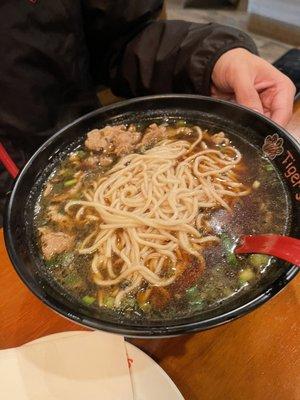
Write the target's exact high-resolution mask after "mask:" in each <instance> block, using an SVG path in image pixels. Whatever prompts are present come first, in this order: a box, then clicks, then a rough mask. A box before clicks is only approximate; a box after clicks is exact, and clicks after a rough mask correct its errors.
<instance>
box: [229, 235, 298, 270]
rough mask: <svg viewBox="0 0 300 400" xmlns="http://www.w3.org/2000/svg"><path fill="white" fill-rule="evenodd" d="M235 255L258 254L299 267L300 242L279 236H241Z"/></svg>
mask: <svg viewBox="0 0 300 400" xmlns="http://www.w3.org/2000/svg"><path fill="white" fill-rule="evenodd" d="M234 252H235V253H236V254H244V253H259V254H267V255H269V256H274V257H278V258H281V259H282V260H285V261H288V262H290V263H292V264H294V265H297V266H298V267H300V240H299V239H295V238H291V237H288V236H281V235H253V236H243V237H242V240H241V244H240V245H239V246H237V247H236V248H235V250H234Z"/></svg>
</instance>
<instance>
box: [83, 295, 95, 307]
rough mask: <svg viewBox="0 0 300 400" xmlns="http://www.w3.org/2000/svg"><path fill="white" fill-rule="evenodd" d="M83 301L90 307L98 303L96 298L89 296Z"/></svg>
mask: <svg viewBox="0 0 300 400" xmlns="http://www.w3.org/2000/svg"><path fill="white" fill-rule="evenodd" d="M81 300H82V302H83V303H84V304H85V305H86V306H90V305H91V304H93V303H94V302H95V301H96V299H95V297H93V296H88V295H86V296H84V297H83V298H82V299H81Z"/></svg>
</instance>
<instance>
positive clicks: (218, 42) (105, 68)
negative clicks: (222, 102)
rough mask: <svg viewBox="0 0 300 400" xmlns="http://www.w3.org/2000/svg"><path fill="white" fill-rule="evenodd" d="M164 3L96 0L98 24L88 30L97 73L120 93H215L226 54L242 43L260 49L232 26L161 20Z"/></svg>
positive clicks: (254, 49)
mask: <svg viewBox="0 0 300 400" xmlns="http://www.w3.org/2000/svg"><path fill="white" fill-rule="evenodd" d="M104 3H105V7H103V4H104ZM101 4H102V13H103V12H104V13H106V18H104V19H103V18H102V21H104V20H105V21H106V24H108V27H109V28H108V30H107V32H108V36H107V38H106V40H107V43H109V47H108V48H107V51H106V52H105V53H106V55H105V62H104V63H103V59H102V66H100V65H99V64H98V63H97V58H101V57H100V55H99V53H98V54H97V50H98V49H100V48H102V49H103V48H104V47H105V46H103V45H102V46H99V44H100V41H103V38H101V39H99V38H97V30H98V29H99V26H98V27H97V23H96V21H97V18H96V13H95V7H96V8H97V7H100V8H101ZM161 6H162V1H157V0H144V1H143V0H131V1H126V0H117V1H105V2H104V1H101V0H98V1H97V0H96V1H93V7H92V8H91V9H90V16H93V17H92V19H90V21H91V20H92V21H93V23H92V24H90V25H89V29H88V42H89V43H90V44H91V43H92V46H91V48H90V52H91V61H92V62H91V65H92V69H93V75H94V77H96V80H97V79H98V82H101V83H105V84H106V85H108V86H110V87H111V88H112V90H113V91H114V93H115V94H117V95H121V96H124V97H129V96H139V95H146V94H159V93H171V92H175V93H199V94H205V95H209V94H210V77H211V73H212V70H213V67H214V65H215V63H216V61H217V60H218V58H219V57H220V56H221V55H222V54H223V53H225V52H226V51H228V50H231V49H233V48H236V47H242V48H245V49H247V50H249V51H251V52H253V53H257V49H256V46H255V44H254V42H253V40H252V39H251V38H250V37H249V36H248V35H247V34H245V33H244V32H242V31H239V30H237V29H235V28H232V27H228V26H223V25H219V24H214V23H210V24H196V23H191V22H187V21H156V20H155V18H156V17H157V15H158V13H159V11H160V9H161ZM93 8H94V9H93ZM102 17H103V14H102ZM114 26H117V29H116V30H115V29H114V28H113V27H114ZM95 27H96V29H95ZM101 30H102V29H101ZM110 31H111V32H114V34H112V33H109V32H110ZM97 40H98V46H97ZM100 77H102V80H101V78H100Z"/></svg>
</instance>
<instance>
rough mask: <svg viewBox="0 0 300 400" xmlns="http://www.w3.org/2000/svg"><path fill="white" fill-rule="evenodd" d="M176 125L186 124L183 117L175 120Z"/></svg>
mask: <svg viewBox="0 0 300 400" xmlns="http://www.w3.org/2000/svg"><path fill="white" fill-rule="evenodd" d="M176 126H178V127H183V126H186V121H185V120H184V119H180V120H179V121H177V122H176Z"/></svg>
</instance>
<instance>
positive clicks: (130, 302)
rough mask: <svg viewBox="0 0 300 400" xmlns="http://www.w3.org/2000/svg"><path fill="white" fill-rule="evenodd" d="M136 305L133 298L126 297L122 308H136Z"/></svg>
mask: <svg viewBox="0 0 300 400" xmlns="http://www.w3.org/2000/svg"><path fill="white" fill-rule="evenodd" d="M136 305H137V301H136V299H134V298H133V297H125V298H124V300H123V301H122V308H135V307H136Z"/></svg>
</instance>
